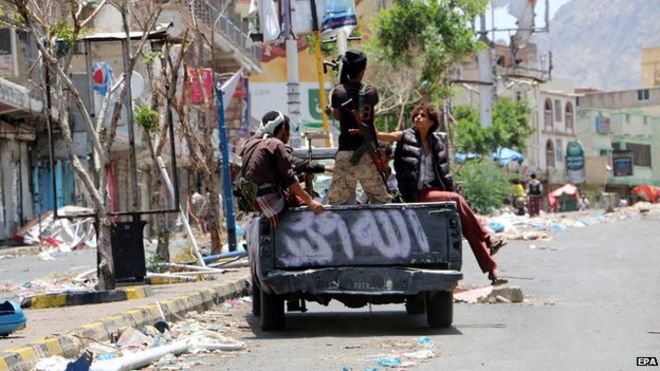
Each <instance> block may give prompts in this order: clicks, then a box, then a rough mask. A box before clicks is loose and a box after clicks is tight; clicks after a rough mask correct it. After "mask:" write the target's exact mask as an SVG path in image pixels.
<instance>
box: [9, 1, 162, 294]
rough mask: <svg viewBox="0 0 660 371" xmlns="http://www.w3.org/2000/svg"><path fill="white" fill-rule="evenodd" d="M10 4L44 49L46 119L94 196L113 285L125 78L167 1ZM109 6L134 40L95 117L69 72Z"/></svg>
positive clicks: (106, 285)
mask: <svg viewBox="0 0 660 371" xmlns="http://www.w3.org/2000/svg"><path fill="white" fill-rule="evenodd" d="M11 4H12V6H13V9H10V11H13V12H15V13H14V14H15V15H16V16H15V17H14V19H15V20H16V21H17V22H16V26H18V27H20V28H21V29H23V30H25V31H27V32H28V33H29V34H30V35H31V36H32V39H33V40H34V43H35V45H36V47H37V48H38V50H39V58H40V62H41V65H42V77H43V78H42V81H41V88H42V89H41V91H42V97H43V99H44V101H45V102H49V103H48V104H46V105H45V106H46V112H45V116H46V119H47V120H52V121H54V123H56V124H57V125H58V126H59V128H60V130H61V132H62V137H63V140H64V143H65V147H66V150H67V152H68V154H69V159H70V160H71V163H72V164H73V168H74V170H75V173H76V176H77V177H78V178H79V179H80V180H81V181H82V184H83V185H84V187H85V191H86V194H88V195H89V197H90V198H91V199H90V202H91V204H92V207H93V209H94V212H95V214H96V218H97V225H98V231H97V232H98V243H97V246H98V253H99V265H98V275H99V289H101V290H108V289H114V287H115V274H114V263H113V258H112V247H111V244H110V235H111V223H112V221H111V218H110V203H109V199H108V194H107V185H108V179H107V176H106V172H105V167H106V165H108V164H110V163H111V161H112V146H113V143H114V142H115V138H116V130H117V126H118V123H119V119H120V115H121V111H122V109H123V107H122V102H123V101H124V99H125V97H126V94H127V89H126V87H127V85H128V84H125V83H124V82H126V81H127V76H131V73H132V71H133V69H134V67H135V65H136V63H137V61H138V60H139V59H140V58H141V57H142V52H143V49H144V47H145V44H146V42H147V36H148V32H149V31H152V30H153V29H154V26H155V24H156V21H157V19H158V17H159V15H160V13H161V11H162V9H163V6H165V5H166V4H165V3H163V2H160V1H137V2H129V1H127V0H115V1H113V0H102V1H100V2H96V3H94V2H88V1H81V0H66V1H61V0H43V1H37V0H12V1H11ZM108 6H113V7H115V8H116V9H117V10H118V11H119V13H121V22H122V27H123V31H124V33H125V37H126V42H127V43H129V55H128V56H127V58H128V66H127V68H126V70H125V71H124V73H123V74H122V75H121V77H120V78H119V79H118V81H117V82H116V83H115V84H114V85H113V86H112V87H111V88H110V89H109V90H108V93H107V95H106V96H105V98H104V100H103V104H102V105H101V108H100V112H99V115H98V116H97V118H96V120H94V119H92V116H91V115H90V112H89V110H88V108H87V107H86V106H85V104H84V102H83V100H82V96H81V93H80V91H79V90H78V88H77V87H76V86H75V84H74V83H73V81H72V79H71V77H70V73H71V71H72V67H73V60H74V58H73V56H74V50H75V47H74V46H75V44H76V43H77V42H78V41H80V40H82V39H83V38H84V37H85V35H86V34H88V33H91V32H92V29H91V25H92V24H93V22H94V20H95V19H96V18H97V16H98V14H99V12H100V11H101V10H102V9H103V8H104V7H108ZM129 17H130V18H129ZM131 19H132V20H139V21H136V22H133V24H134V25H136V26H139V31H142V32H143V33H142V37H141V39H140V40H139V41H137V42H135V43H131V41H130V37H129V32H130V31H131V29H130V28H131V27H130V26H131V25H130V23H129V21H130V20H131ZM131 44H134V46H133V45H131ZM118 91H120V92H119V98H118V99H116V100H115V102H114V105H113V106H112V109H111V111H110V112H109V108H110V107H109V105H110V102H111V96H113V95H115V94H116V93H117V92H118ZM48 92H50V93H48ZM70 102H73V103H72V104H73V105H75V107H76V108H77V109H78V111H79V112H80V113H81V117H82V124H83V126H84V127H85V130H86V132H87V135H88V137H89V138H90V140H91V143H92V158H93V164H92V165H91V167H90V168H86V167H85V166H84V165H83V164H82V163H81V162H80V160H79V159H78V157H77V156H76V153H75V151H74V142H73V137H72V133H71V120H70V119H71V118H70V115H69V112H70V111H69V108H70V107H69V105H70V104H71V103H70ZM109 113H110V114H111V115H112V116H111V121H110V125H109V127H106V126H105V125H104V122H105V119H106V116H107V115H108V114H109ZM53 116H54V117H53ZM134 197H136V196H135V195H134Z"/></svg>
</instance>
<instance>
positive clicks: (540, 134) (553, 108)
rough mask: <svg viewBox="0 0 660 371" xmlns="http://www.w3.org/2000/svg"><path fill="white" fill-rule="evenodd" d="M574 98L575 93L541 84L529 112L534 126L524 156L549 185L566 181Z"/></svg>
mask: <svg viewBox="0 0 660 371" xmlns="http://www.w3.org/2000/svg"><path fill="white" fill-rule="evenodd" d="M576 98H577V95H576V94H574V93H569V92H567V90H566V89H561V90H554V89H553V88H552V86H541V89H540V91H539V95H538V100H537V101H536V108H535V110H534V111H535V112H533V113H532V114H533V115H534V116H535V118H534V119H533V122H534V123H536V124H537V126H536V131H535V132H534V134H532V136H531V138H530V139H529V140H528V151H527V158H529V159H530V162H531V163H532V164H533V165H535V167H536V172H537V175H538V176H539V177H540V178H543V179H546V181H547V183H548V185H549V186H550V185H563V184H564V183H566V181H567V175H566V174H567V173H566V172H567V169H566V158H565V157H566V147H567V145H568V143H569V142H570V141H572V140H573V139H575V106H576ZM549 188H550V187H549Z"/></svg>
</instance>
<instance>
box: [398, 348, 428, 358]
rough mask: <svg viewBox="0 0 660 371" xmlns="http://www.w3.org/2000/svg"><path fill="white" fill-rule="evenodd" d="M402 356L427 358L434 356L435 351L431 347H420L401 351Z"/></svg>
mask: <svg viewBox="0 0 660 371" xmlns="http://www.w3.org/2000/svg"><path fill="white" fill-rule="evenodd" d="M402 356H404V357H406V358H413V359H427V358H433V357H435V352H434V351H433V350H431V349H422V350H418V351H416V352H410V353H403V354H402Z"/></svg>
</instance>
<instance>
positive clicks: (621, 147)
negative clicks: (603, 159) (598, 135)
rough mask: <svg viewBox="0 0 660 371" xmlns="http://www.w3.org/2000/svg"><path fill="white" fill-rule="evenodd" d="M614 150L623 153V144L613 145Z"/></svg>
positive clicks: (616, 143) (615, 143)
mask: <svg viewBox="0 0 660 371" xmlns="http://www.w3.org/2000/svg"><path fill="white" fill-rule="evenodd" d="M612 149H613V150H614V151H622V150H623V143H621V142H614V143H612Z"/></svg>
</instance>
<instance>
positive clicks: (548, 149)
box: [545, 139, 555, 169]
mask: <svg viewBox="0 0 660 371" xmlns="http://www.w3.org/2000/svg"><path fill="white" fill-rule="evenodd" d="M545 167H546V168H548V169H549V168H553V167H555V146H554V144H552V139H548V141H547V142H546V144H545Z"/></svg>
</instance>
